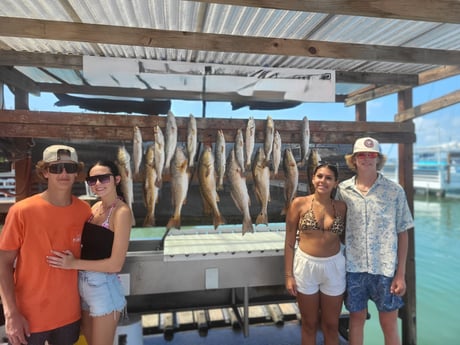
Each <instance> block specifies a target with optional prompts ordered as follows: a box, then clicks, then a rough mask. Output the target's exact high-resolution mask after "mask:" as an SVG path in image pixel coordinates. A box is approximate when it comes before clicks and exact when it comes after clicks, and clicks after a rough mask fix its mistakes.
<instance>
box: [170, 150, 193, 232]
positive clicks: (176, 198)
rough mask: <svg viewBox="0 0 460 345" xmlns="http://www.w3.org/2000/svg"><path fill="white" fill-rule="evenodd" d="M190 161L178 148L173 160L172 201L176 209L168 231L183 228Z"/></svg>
mask: <svg viewBox="0 0 460 345" xmlns="http://www.w3.org/2000/svg"><path fill="white" fill-rule="evenodd" d="M187 167H188V160H187V156H186V155H185V152H184V149H183V148H182V147H181V146H178V147H176V149H175V152H174V156H173V158H172V159H171V200H172V203H173V207H174V213H173V216H172V217H171V218H170V219H169V221H168V224H167V225H166V229H168V230H169V229H171V228H176V229H180V226H181V211H182V206H183V205H184V204H185V201H186V198H187V192H188V185H189V175H188V171H187V170H188V169H187Z"/></svg>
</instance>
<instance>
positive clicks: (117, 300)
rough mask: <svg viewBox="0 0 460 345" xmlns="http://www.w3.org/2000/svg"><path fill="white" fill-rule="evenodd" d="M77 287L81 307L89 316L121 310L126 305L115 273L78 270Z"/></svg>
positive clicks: (121, 287)
mask: <svg viewBox="0 0 460 345" xmlns="http://www.w3.org/2000/svg"><path fill="white" fill-rule="evenodd" d="M78 288H79V291H80V298H81V309H82V310H85V311H89V315H90V316H103V315H107V314H110V313H112V312H114V311H119V312H122V311H123V310H124V308H125V307H126V298H125V295H124V293H123V286H122V285H121V281H120V278H118V275H117V274H115V273H104V272H91V271H79V272H78Z"/></svg>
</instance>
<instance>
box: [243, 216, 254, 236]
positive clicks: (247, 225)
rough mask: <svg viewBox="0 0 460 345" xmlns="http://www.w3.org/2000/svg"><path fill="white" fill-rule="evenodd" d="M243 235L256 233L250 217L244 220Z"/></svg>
mask: <svg viewBox="0 0 460 345" xmlns="http://www.w3.org/2000/svg"><path fill="white" fill-rule="evenodd" d="M242 230H243V235H244V234H245V233H247V232H254V226H253V225H252V220H251V218H250V217H248V218H245V219H243V228H242Z"/></svg>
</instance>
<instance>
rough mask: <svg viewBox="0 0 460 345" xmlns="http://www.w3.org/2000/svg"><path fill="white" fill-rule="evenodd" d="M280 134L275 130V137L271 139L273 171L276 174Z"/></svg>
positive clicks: (278, 160)
mask: <svg viewBox="0 0 460 345" xmlns="http://www.w3.org/2000/svg"><path fill="white" fill-rule="evenodd" d="M281 144H282V143H281V135H280V133H279V132H278V131H275V138H274V139H273V173H274V175H275V176H277V175H278V169H279V166H280V163H281Z"/></svg>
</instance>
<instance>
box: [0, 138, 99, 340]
mask: <svg viewBox="0 0 460 345" xmlns="http://www.w3.org/2000/svg"><path fill="white" fill-rule="evenodd" d="M36 169H37V173H38V174H39V175H40V176H41V177H43V178H45V179H46V180H48V187H47V189H46V190H45V191H44V192H42V193H39V194H36V195H33V196H31V197H29V198H26V199H24V200H21V201H19V202H17V203H15V204H14V205H13V206H12V207H11V208H10V210H9V212H8V215H7V217H6V220H5V225H4V227H3V230H2V232H1V233H0V296H1V299H2V303H3V308H4V314H5V332H6V335H7V336H8V338H9V342H10V343H11V344H12V345H19V344H28V345H43V344H45V341H47V342H48V344H50V345H71V344H74V343H75V342H76V341H77V340H78V337H79V332H80V324H79V323H80V317H81V311H80V299H79V294H78V283H77V271H74V270H59V269H55V268H52V267H50V266H49V265H48V264H47V262H46V256H47V255H49V254H50V253H51V250H52V249H54V250H56V249H57V250H66V249H71V251H72V253H73V254H74V255H76V256H77V257H79V255H80V240H81V232H82V228H83V224H84V222H85V221H86V220H87V219H88V218H89V216H90V215H91V209H90V207H89V205H88V204H87V203H86V202H84V201H82V200H80V199H78V198H77V197H75V196H73V195H72V186H73V184H74V182H75V179H76V177H77V174H78V172H79V171H81V170H82V169H83V163H79V162H78V157H77V153H76V151H75V149H74V148H73V147H70V146H65V145H51V146H49V147H47V148H46V149H45V150H44V151H43V159H42V160H41V161H39V162H38V163H37V165H36Z"/></svg>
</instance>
